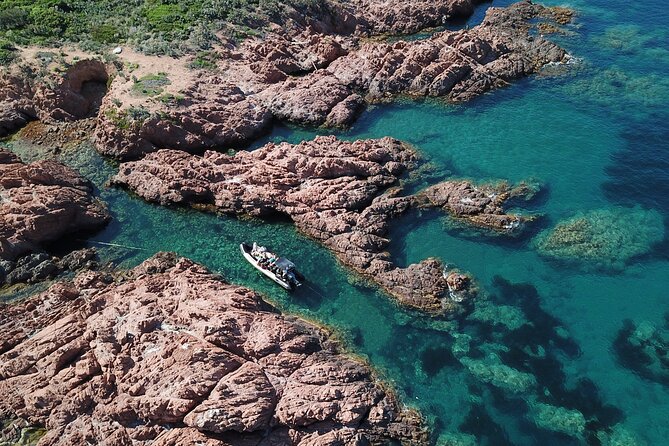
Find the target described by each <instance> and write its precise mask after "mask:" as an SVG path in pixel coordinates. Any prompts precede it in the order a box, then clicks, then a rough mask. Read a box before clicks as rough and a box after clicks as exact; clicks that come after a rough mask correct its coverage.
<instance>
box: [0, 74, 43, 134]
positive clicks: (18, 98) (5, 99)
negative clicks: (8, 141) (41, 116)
mask: <svg viewBox="0 0 669 446" xmlns="http://www.w3.org/2000/svg"><path fill="white" fill-rule="evenodd" d="M32 97H33V91H32V88H31V87H30V85H29V82H28V80H27V79H25V78H24V77H22V76H18V75H12V74H9V73H7V72H5V73H2V75H0V138H3V137H5V136H7V135H9V134H11V133H12V132H14V131H16V130H17V129H19V128H21V127H23V126H24V125H26V123H27V122H28V121H29V120H31V119H35V118H36V117H37V112H36V110H35V106H34V104H33V100H32Z"/></svg>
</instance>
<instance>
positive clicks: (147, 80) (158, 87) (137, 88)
mask: <svg viewBox="0 0 669 446" xmlns="http://www.w3.org/2000/svg"><path fill="white" fill-rule="evenodd" d="M169 84H171V82H170V79H169V78H168V77H167V74H165V73H158V74H147V75H146V76H142V77H141V78H139V79H137V80H135V83H134V84H133V86H132V91H133V93H135V94H137V95H141V96H158V95H159V94H161V93H162V92H163V87H164V86H166V85H169Z"/></svg>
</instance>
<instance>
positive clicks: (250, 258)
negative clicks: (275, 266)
mask: <svg viewBox="0 0 669 446" xmlns="http://www.w3.org/2000/svg"><path fill="white" fill-rule="evenodd" d="M239 249H240V250H241V251H242V255H243V256H244V258H245V259H246V261H247V262H249V263H250V264H251V265H253V266H254V268H255V269H257V270H258V271H260V272H261V273H263V274H264V275H265V276H267V277H269V278H270V279H272V280H273V281H274V282H275V283H276V284H278V285H279V286H281V288H284V289H286V290H288V291H293V290H294V289H295V287H294V286H293V284H291V283H288V282H286V281H284V280H282V279H281V278H280V277H278V276H277V275H276V274H274V273H273V272H272V271H269V270H267V269H265V268H263V267H262V266H260V265H259V264H258V261H257V260H256V259H255V258H253V256H252V255H251V249H252V248H251V246H249V245H247V244H246V243H241V244H240V245H239Z"/></svg>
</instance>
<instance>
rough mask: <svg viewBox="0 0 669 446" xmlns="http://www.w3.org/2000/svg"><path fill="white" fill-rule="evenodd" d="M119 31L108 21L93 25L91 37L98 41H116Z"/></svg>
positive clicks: (119, 34)
mask: <svg viewBox="0 0 669 446" xmlns="http://www.w3.org/2000/svg"><path fill="white" fill-rule="evenodd" d="M120 37H121V33H120V32H119V30H118V28H116V26H114V25H110V24H108V23H106V24H103V25H99V26H95V27H93V29H92V30H91V38H92V39H93V40H95V41H96V42H99V43H114V42H118V41H119V38H120Z"/></svg>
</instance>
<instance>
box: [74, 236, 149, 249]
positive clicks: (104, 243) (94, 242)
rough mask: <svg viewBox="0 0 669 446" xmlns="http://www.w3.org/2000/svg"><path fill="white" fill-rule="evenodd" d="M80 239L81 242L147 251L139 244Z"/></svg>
mask: <svg viewBox="0 0 669 446" xmlns="http://www.w3.org/2000/svg"><path fill="white" fill-rule="evenodd" d="M79 241H80V242H86V243H93V244H95V245H104V246H114V247H116V248H125V249H135V250H137V251H147V249H146V248H140V247H138V246H128V245H121V244H120V243H107V242H98V241H95V240H82V239H79Z"/></svg>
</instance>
